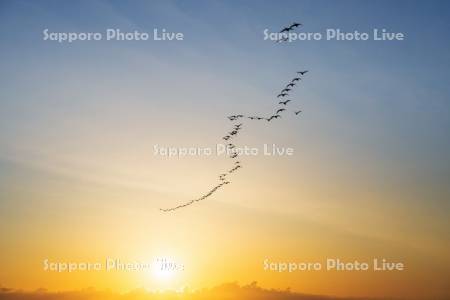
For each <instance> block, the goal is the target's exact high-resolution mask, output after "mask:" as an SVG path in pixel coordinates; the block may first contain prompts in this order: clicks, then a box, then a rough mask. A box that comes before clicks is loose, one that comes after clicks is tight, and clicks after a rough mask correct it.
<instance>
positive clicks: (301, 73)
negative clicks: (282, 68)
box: [297, 70, 309, 76]
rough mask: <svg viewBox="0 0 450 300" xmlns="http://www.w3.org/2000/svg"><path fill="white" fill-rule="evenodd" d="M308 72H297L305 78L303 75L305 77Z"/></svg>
mask: <svg viewBox="0 0 450 300" xmlns="http://www.w3.org/2000/svg"><path fill="white" fill-rule="evenodd" d="M308 72H309V71H308V70H305V71H300V72H297V73H298V74H300V75H302V76H303V75H305V74H306V73H308Z"/></svg>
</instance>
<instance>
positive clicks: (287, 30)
mask: <svg viewBox="0 0 450 300" xmlns="http://www.w3.org/2000/svg"><path fill="white" fill-rule="evenodd" d="M291 30H292V28H291V27H284V28H283V29H281V31H280V33H283V32H289V31H291Z"/></svg>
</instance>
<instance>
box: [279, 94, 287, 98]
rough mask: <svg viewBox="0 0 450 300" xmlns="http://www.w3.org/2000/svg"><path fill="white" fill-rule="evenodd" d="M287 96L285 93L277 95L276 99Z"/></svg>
mask: <svg viewBox="0 0 450 300" xmlns="http://www.w3.org/2000/svg"><path fill="white" fill-rule="evenodd" d="M287 95H288V94H287V93H280V94H278V96H277V98H280V97H286V96H287Z"/></svg>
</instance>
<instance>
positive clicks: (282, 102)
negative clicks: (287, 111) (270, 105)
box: [278, 100, 291, 105]
mask: <svg viewBox="0 0 450 300" xmlns="http://www.w3.org/2000/svg"><path fill="white" fill-rule="evenodd" d="M289 102H291V100H286V101H280V102H278V104H283V105H286V104H288V103H289Z"/></svg>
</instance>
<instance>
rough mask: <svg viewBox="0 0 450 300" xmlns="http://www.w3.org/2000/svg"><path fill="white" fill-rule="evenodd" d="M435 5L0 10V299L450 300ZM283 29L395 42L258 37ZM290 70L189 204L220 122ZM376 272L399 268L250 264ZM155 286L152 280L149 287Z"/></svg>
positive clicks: (445, 11)
mask: <svg viewBox="0 0 450 300" xmlns="http://www.w3.org/2000/svg"><path fill="white" fill-rule="evenodd" d="M449 8H450V7H449V4H448V3H447V2H446V1H427V2H425V1H395V2H392V1H372V2H369V1H364V2H363V1H339V2H337V1H336V2H334V1H333V2H332V1H265V2H262V1H245V2H244V1H151V2H149V1H128V2H123V1H77V2H67V1H66V2H61V1H0V38H1V43H0V53H1V55H0V65H1V68H0V241H1V252H0V264H1V265H2V268H1V269H0V286H1V287H5V288H12V289H23V290H35V289H38V288H46V289H48V290H50V291H69V290H79V289H83V288H86V287H95V288H98V289H101V290H102V289H111V290H114V291H117V292H126V291H130V290H133V289H135V288H145V289H148V290H158V289H174V290H176V289H180V288H183V287H191V288H194V289H201V288H205V287H212V286H216V285H218V284H222V283H224V282H234V281H237V282H240V283H242V284H248V283H250V282H253V281H257V282H258V283H259V285H260V286H262V287H264V288H267V289H270V288H276V289H285V288H287V287H290V288H291V289H292V290H293V291H297V292H301V293H308V294H321V295H335V296H361V297H363V296H364V297H366V296H369V297H401V298H407V299H409V298H411V299H412V298H424V299H428V298H430V297H436V298H439V297H441V298H442V299H444V298H445V297H449V296H450V290H449V288H448V284H447V278H448V277H449V275H450V257H449V256H448V253H450V252H449V250H450V239H449V237H450V234H449V233H450V232H449V228H450V226H449V225H450V224H449V220H450V218H449V208H450V203H449V200H450V188H449V187H450V185H449V178H450V159H449V153H450V139H449V128H450V99H449V95H450V84H449V78H450V76H449V75H450V74H449V73H450V71H449V70H450V68H449V67H450V55H449V53H450V51H449V48H450V40H449V39H448V38H447V36H448V31H449V29H450V18H449V17H450V9H449ZM294 21H297V22H300V23H302V24H303V26H302V27H301V29H300V31H305V32H323V31H324V30H326V29H327V28H339V29H341V30H342V31H354V30H358V31H360V32H371V31H372V30H373V28H379V29H383V28H385V29H387V30H388V31H392V32H402V33H404V34H405V36H406V38H405V40H404V41H371V40H369V41H326V40H322V41H296V42H292V43H281V44H276V43H273V42H271V41H265V40H264V39H263V37H264V35H263V31H264V29H266V28H267V29H269V30H270V31H273V32H277V31H279V30H280V29H281V28H283V26H286V25H288V24H290V23H292V22H294ZM46 28H48V29H49V31H53V32H104V31H105V30H106V29H107V28H119V29H120V30H121V31H124V32H126V31H134V30H138V31H146V32H152V31H153V29H154V28H158V29H162V28H164V29H166V30H167V31H173V32H182V33H183V34H184V40H183V41H84V42H82V41H78V42H73V43H58V42H56V41H44V40H43V30H44V29H46ZM303 69H307V70H309V73H308V74H307V75H305V77H304V78H303V80H302V82H301V84H300V86H299V87H298V88H297V89H296V90H295V91H294V93H293V95H292V99H293V101H292V104H291V105H292V107H291V108H292V109H301V110H302V113H301V115H300V116H299V117H296V116H294V115H293V114H292V112H289V113H290V115H288V114H286V117H284V116H283V118H282V119H281V120H277V122H273V123H270V126H269V125H268V124H266V122H263V123H250V124H246V126H245V128H244V129H243V131H242V134H241V135H240V136H239V137H238V139H237V142H238V143H239V144H240V145H249V146H255V147H261V145H263V144H264V143H266V144H269V145H272V144H275V145H277V146H279V147H291V148H293V149H294V155H292V156H279V157H276V156H264V155H258V156H249V157H244V158H242V163H243V168H242V170H240V171H239V172H238V173H236V175H234V177H233V179H232V183H231V184H229V185H227V186H226V187H224V188H223V189H221V190H220V191H218V192H217V193H215V194H214V195H213V197H210V198H208V199H207V200H205V201H203V202H199V203H197V204H195V205H193V206H190V207H188V208H185V209H182V210H178V211H176V212H174V213H170V214H164V213H162V212H161V211H159V208H161V207H171V206H175V205H178V204H180V203H184V202H186V201H189V200H191V199H193V198H196V197H199V196H200V195H202V194H203V193H204V192H206V191H207V190H209V189H210V188H211V187H212V186H213V185H214V184H215V183H216V182H217V175H218V174H219V173H221V172H222V171H223V170H226V169H227V168H228V167H229V165H230V161H229V159H228V158H226V157H223V156H221V157H217V156H209V157H208V156H196V157H183V158H176V157H175V158H174V157H172V158H168V157H163V156H159V155H154V147H155V145H157V146H161V147H164V146H165V147H215V145H216V144H217V143H221V137H222V136H223V134H224V133H225V132H226V131H227V130H228V128H229V127H230V122H229V120H227V118H226V116H228V115H230V114H237V113H243V114H268V113H269V112H271V111H272V109H273V106H274V103H276V102H277V100H276V95H277V93H278V92H279V90H280V89H281V88H283V87H284V85H285V84H286V82H288V81H289V80H290V79H291V78H292V77H293V76H295V74H296V71H299V70H303ZM107 257H116V258H120V259H122V260H124V261H135V260H151V259H153V258H155V257H169V258H171V259H173V260H175V261H177V262H179V263H180V264H182V265H183V266H184V270H183V271H179V272H175V274H171V276H170V278H165V277H164V276H159V275H155V274H151V272H150V274H149V273H148V272H111V273H107V272H74V273H55V272H45V271H43V268H42V262H43V260H45V259H49V260H50V261H63V262H67V261H69V262H70V261H98V260H101V261H103V260H104V259H105V258H107ZM329 257H339V258H341V259H342V260H349V261H350V260H360V261H364V260H371V259H373V258H375V257H376V258H382V257H384V258H386V259H389V260H391V261H400V262H404V263H405V265H406V270H405V271H402V272H390V273H389V272H383V273H377V272H365V273H361V272H326V271H320V272H295V273H277V272H270V271H265V270H264V268H263V267H264V265H263V262H264V260H265V259H269V261H287V262H290V261H294V262H298V261H324V260H325V259H326V258H329ZM160 275H161V274H160Z"/></svg>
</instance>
